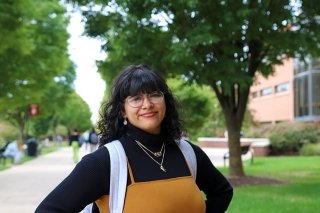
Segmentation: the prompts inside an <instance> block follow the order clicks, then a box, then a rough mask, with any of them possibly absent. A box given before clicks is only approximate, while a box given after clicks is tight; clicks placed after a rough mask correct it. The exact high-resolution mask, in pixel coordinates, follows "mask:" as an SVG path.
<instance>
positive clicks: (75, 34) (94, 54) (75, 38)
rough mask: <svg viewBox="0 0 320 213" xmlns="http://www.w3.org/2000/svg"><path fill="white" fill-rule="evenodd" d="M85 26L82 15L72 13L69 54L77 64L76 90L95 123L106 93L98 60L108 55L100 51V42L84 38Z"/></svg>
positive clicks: (69, 28)
mask: <svg viewBox="0 0 320 213" xmlns="http://www.w3.org/2000/svg"><path fill="white" fill-rule="evenodd" d="M83 30H84V25H83V23H81V15H80V14H79V13H72V15H71V19H70V24H69V26H68V32H69V33H70V36H71V37H70V39H69V54H70V57H71V60H72V61H73V62H74V63H75V64H76V80H75V90H76V92H77V93H78V94H79V95H80V96H81V97H82V99H83V100H84V101H85V102H86V103H87V104H88V105H89V107H90V110H91V112H92V117H91V121H92V122H93V123H95V122H96V121H97V118H98V114H99V113H98V111H99V108H100V104H101V100H102V98H103V95H104V91H105V82H104V81H103V80H102V79H101V77H100V74H99V73H98V72H97V67H96V64H95V61H96V60H103V59H105V57H106V54H105V53H103V52H101V51H100V45H101V43H100V41H99V40H97V39H92V38H88V37H86V36H83V35H82V34H83Z"/></svg>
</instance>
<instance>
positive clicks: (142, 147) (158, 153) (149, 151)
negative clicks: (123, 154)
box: [134, 140, 166, 172]
mask: <svg viewBox="0 0 320 213" xmlns="http://www.w3.org/2000/svg"><path fill="white" fill-rule="evenodd" d="M134 141H135V142H136V143H137V144H138V146H139V147H140V148H141V149H142V150H143V152H144V153H146V155H147V156H148V157H149V158H151V159H152V160H153V161H154V162H155V163H156V164H158V165H159V166H160V169H161V170H162V171H164V172H166V169H165V168H164V167H163V165H162V164H163V159H164V155H165V153H166V145H165V144H164V143H162V147H161V149H160V151H158V152H153V151H151V150H150V149H148V148H147V147H146V146H144V145H143V144H142V143H141V142H140V141H138V140H134ZM152 156H154V157H161V156H162V158H161V161H160V162H159V161H157V159H155V158H154V157H152Z"/></svg>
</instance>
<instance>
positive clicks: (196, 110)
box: [168, 78, 223, 140]
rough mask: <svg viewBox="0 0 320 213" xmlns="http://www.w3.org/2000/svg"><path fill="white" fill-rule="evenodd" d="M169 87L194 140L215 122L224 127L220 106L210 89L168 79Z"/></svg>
mask: <svg viewBox="0 0 320 213" xmlns="http://www.w3.org/2000/svg"><path fill="white" fill-rule="evenodd" d="M168 85H169V86H170V88H171V90H172V92H173V94H174V95H175V96H176V98H177V100H178V103H179V110H180V112H179V113H180V116H181V118H182V120H183V121H184V124H185V128H186V130H187V132H188V133H189V136H190V137H191V138H192V139H193V140H195V139H196V138H197V137H198V136H199V135H200V134H202V133H204V131H203V128H204V127H205V126H208V125H207V124H208V123H210V122H212V121H214V122H215V123H216V124H217V126H218V125H220V126H221V125H223V124H221V123H222V122H223V121H221V120H220V119H221V116H219V115H221V110H220V108H219V104H218V102H217V100H216V98H215V96H214V93H213V91H212V90H211V89H210V88H209V87H205V86H202V87H201V86H198V85H197V84H194V83H193V84H189V83H188V82H186V81H183V80H181V79H177V78H171V79H168ZM211 127H212V128H214V126H211ZM210 132H213V129H212V130H211V131H210Z"/></svg>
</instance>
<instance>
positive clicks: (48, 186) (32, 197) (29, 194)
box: [0, 147, 86, 213]
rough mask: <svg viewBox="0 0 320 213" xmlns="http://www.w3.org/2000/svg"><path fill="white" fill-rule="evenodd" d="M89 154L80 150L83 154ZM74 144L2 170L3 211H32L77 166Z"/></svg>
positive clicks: (0, 203)
mask: <svg viewBox="0 0 320 213" xmlns="http://www.w3.org/2000/svg"><path fill="white" fill-rule="evenodd" d="M84 154H86V152H85V150H83V149H81V150H80V155H81V156H83V155H84ZM74 166H75V164H74V163H73V161H72V151H71V148H70V147H64V148H60V149H59V151H57V152H53V153H49V154H46V155H41V156H39V157H37V158H36V159H34V160H32V161H29V162H26V163H24V164H21V165H15V166H12V167H11V168H10V169H7V170H4V171H1V172H0V212H10V213H18V212H19V213H21V212H23V213H29V212H30V213H31V212H34V210H35V209H36V207H37V206H38V204H39V203H40V202H41V201H42V200H43V198H44V197H45V196H46V195H47V194H48V193H49V192H50V191H51V190H52V189H53V188H54V187H55V186H56V185H58V184H59V183H60V182H61V181H62V180H63V179H64V177H66V176H67V175H68V174H69V173H70V172H71V171H72V169H73V168H74Z"/></svg>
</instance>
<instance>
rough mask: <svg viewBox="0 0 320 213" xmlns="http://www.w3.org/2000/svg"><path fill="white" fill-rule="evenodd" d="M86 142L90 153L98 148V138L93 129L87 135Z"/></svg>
mask: <svg viewBox="0 0 320 213" xmlns="http://www.w3.org/2000/svg"><path fill="white" fill-rule="evenodd" d="M88 142H89V146H90V152H93V151H95V150H96V149H97V148H98V143H99V137H98V135H97V133H96V130H95V129H94V128H92V129H91V131H90V133H89V137H88Z"/></svg>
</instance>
